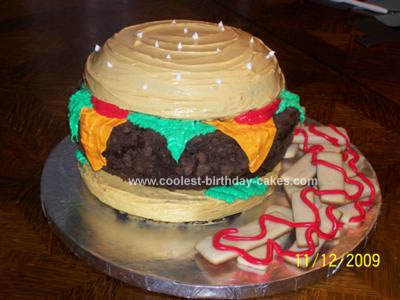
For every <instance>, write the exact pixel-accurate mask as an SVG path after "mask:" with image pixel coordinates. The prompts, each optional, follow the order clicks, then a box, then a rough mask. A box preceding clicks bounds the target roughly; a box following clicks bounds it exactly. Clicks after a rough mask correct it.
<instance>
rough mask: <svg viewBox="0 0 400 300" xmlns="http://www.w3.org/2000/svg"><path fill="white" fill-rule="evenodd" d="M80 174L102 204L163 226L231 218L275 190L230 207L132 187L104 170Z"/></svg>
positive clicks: (199, 196) (199, 194)
mask: <svg viewBox="0 0 400 300" xmlns="http://www.w3.org/2000/svg"><path fill="white" fill-rule="evenodd" d="M79 171H80V173H81V175H82V178H83V180H84V182H85V184H86V186H87V187H88V189H89V191H90V192H91V193H92V194H94V195H95V196H96V197H97V198H98V199H99V200H100V201H101V202H103V203H105V204H107V205H108V206H111V207H113V208H115V209H117V210H119V211H123V212H126V213H128V214H130V215H134V216H138V217H142V218H146V219H152V220H156V221H163V222H193V221H211V220H216V219H220V218H223V217H226V216H230V215H233V214H236V213H239V212H243V211H245V210H248V209H250V208H252V207H254V206H256V205H258V204H260V203H262V202H263V201H264V200H265V198H266V197H267V196H268V195H270V194H272V193H273V191H274V188H275V186H273V185H271V186H270V187H269V188H268V191H267V192H266V194H265V195H258V196H253V197H251V198H250V199H248V200H247V201H242V200H239V201H235V202H234V203H227V202H225V201H221V200H218V199H214V198H210V197H207V196H206V195H205V194H204V191H198V190H174V191H171V190H167V189H164V188H160V187H152V186H145V185H130V184H129V183H128V182H126V181H123V180H122V179H121V178H119V177H117V176H113V175H111V174H109V173H107V172H105V171H103V170H100V171H99V172H93V171H92V169H91V168H90V167H89V166H88V165H87V164H86V165H84V166H80V167H79ZM279 172H280V164H278V165H277V166H276V167H275V168H274V169H273V170H272V171H271V172H270V173H268V174H266V175H265V176H263V177H262V178H263V179H264V180H265V181H272V180H275V179H276V178H277V177H278V174H279ZM271 200H272V199H271ZM271 203H273V201H272V202H271Z"/></svg>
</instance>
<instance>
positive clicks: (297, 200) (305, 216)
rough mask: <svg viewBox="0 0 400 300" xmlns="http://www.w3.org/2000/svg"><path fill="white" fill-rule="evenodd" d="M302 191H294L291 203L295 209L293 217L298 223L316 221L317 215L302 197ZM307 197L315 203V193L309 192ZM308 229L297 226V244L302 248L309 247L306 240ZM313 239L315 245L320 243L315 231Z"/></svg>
mask: <svg viewBox="0 0 400 300" xmlns="http://www.w3.org/2000/svg"><path fill="white" fill-rule="evenodd" d="M300 193H301V192H300V191H298V192H294V193H292V197H291V203H292V209H293V219H294V221H295V222H296V223H302V222H313V223H314V222H315V216H314V213H313V211H312V210H311V208H309V207H308V206H307V204H306V203H305V202H303V200H302V199H301V197H300ZM307 198H308V199H309V200H310V202H311V203H313V204H314V194H313V193H311V192H310V193H308V194H307ZM306 230H307V228H305V227H297V228H296V229H295V231H296V245H297V246H298V247H300V248H305V247H307V240H306ZM312 239H313V241H314V244H315V245H318V236H317V235H316V234H315V233H314V234H313V235H312Z"/></svg>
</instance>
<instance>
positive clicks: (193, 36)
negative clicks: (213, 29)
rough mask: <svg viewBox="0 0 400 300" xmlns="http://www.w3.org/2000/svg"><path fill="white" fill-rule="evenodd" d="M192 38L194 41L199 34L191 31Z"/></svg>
mask: <svg viewBox="0 0 400 300" xmlns="http://www.w3.org/2000/svg"><path fill="white" fill-rule="evenodd" d="M192 39H194V40H195V41H196V40H198V39H199V34H198V33H197V32H195V33H193V35H192Z"/></svg>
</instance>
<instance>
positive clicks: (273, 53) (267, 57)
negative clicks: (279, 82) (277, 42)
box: [265, 50, 275, 59]
mask: <svg viewBox="0 0 400 300" xmlns="http://www.w3.org/2000/svg"><path fill="white" fill-rule="evenodd" d="M274 55H275V51H273V50H271V51H270V52H269V53H268V54H267V55H265V58H266V59H270V58H272V57H273V56H274Z"/></svg>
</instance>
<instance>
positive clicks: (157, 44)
mask: <svg viewBox="0 0 400 300" xmlns="http://www.w3.org/2000/svg"><path fill="white" fill-rule="evenodd" d="M154 47H156V48H160V43H159V42H158V40H156V41H155V43H154Z"/></svg>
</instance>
